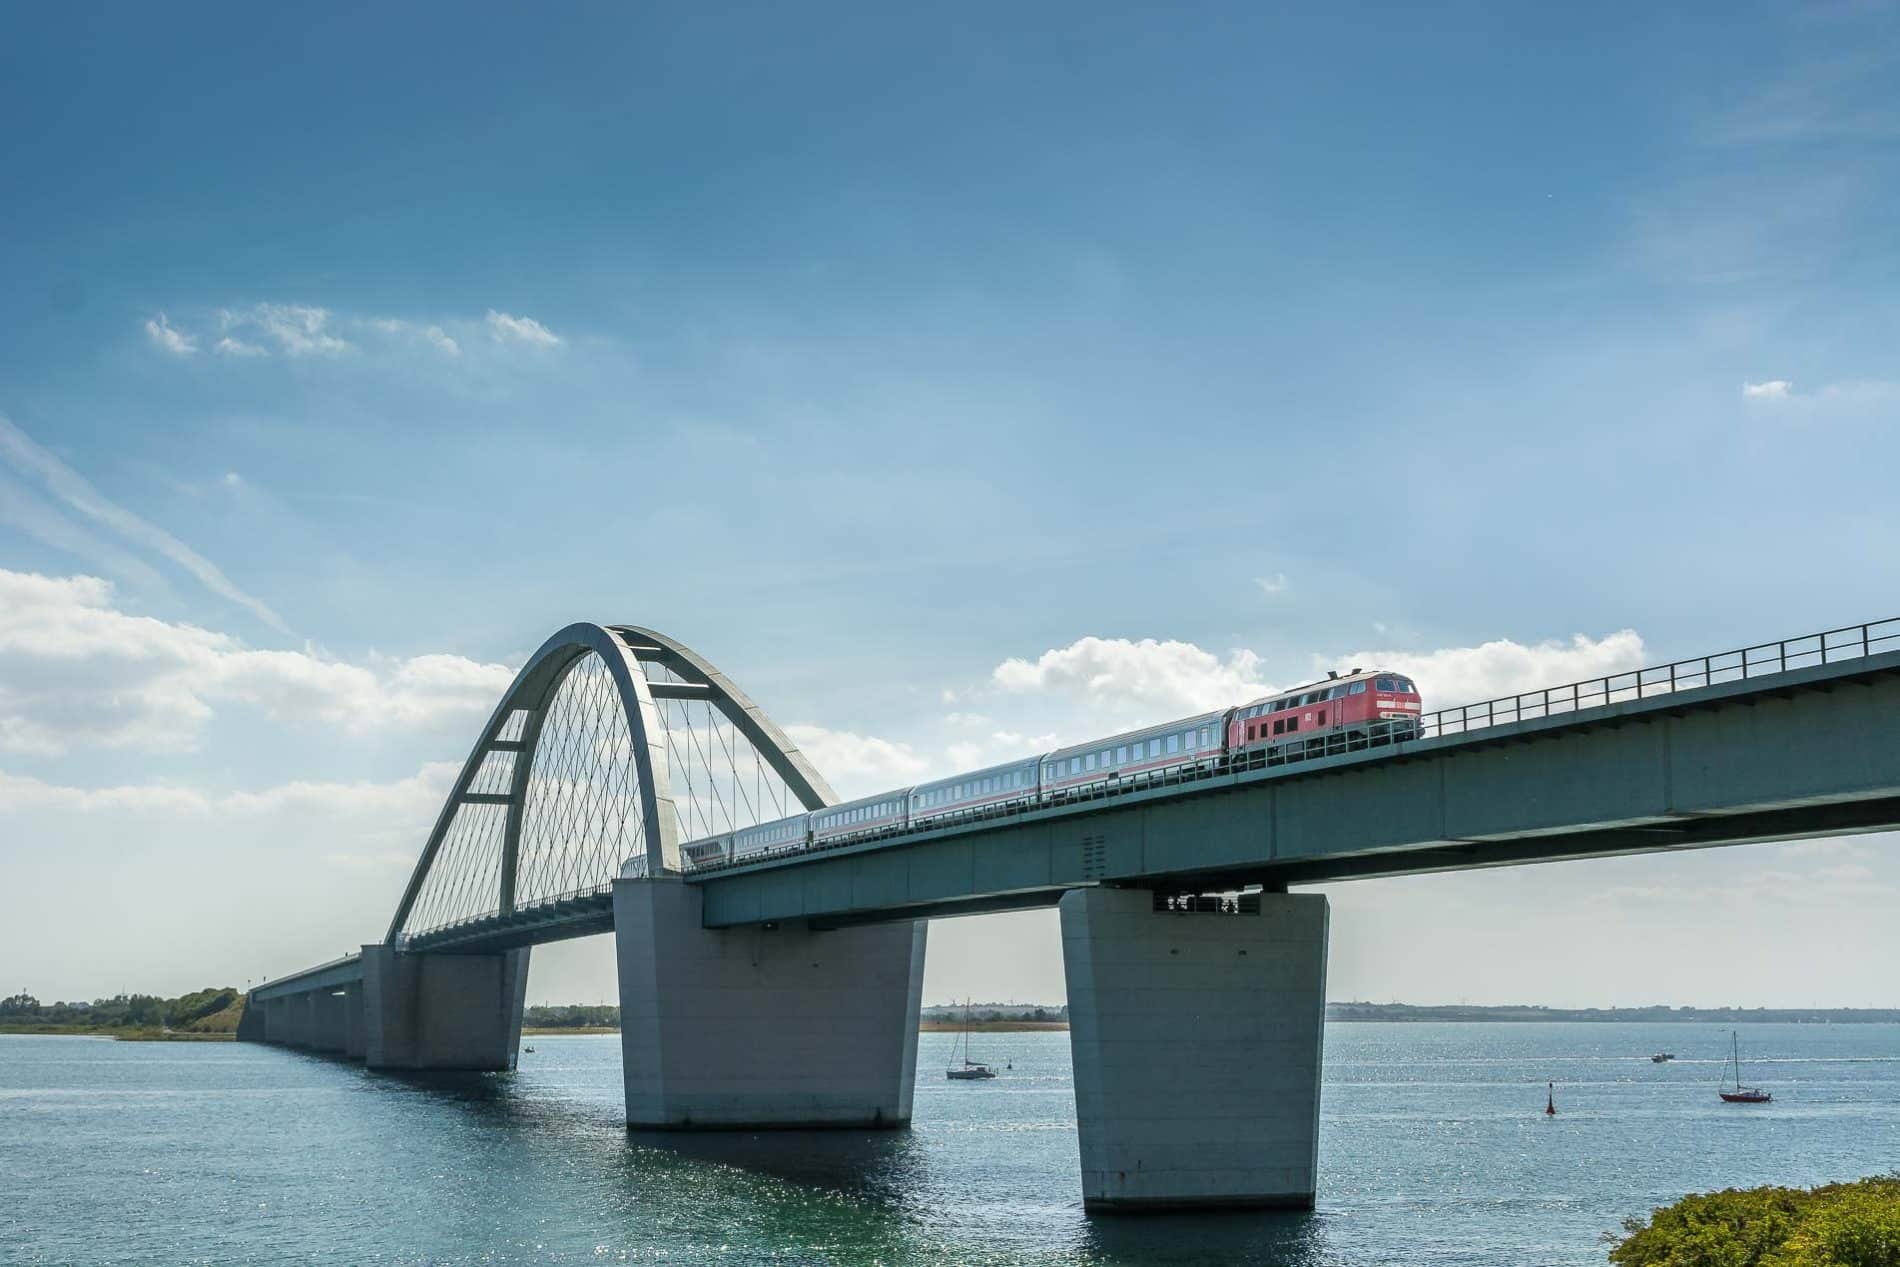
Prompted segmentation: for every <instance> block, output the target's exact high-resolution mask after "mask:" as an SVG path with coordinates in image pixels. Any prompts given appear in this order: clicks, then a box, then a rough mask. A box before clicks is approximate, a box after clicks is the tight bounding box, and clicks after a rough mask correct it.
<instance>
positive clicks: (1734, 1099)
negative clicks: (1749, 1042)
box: [1715, 1030, 1775, 1104]
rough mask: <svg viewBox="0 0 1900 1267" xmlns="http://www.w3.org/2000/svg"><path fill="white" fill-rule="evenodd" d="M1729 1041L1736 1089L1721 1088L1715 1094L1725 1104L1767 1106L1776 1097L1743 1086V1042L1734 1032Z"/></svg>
mask: <svg viewBox="0 0 1900 1267" xmlns="http://www.w3.org/2000/svg"><path fill="white" fill-rule="evenodd" d="M1728 1040H1729V1047H1730V1050H1731V1052H1732V1053H1733V1055H1734V1059H1735V1089H1734V1090H1732V1091H1725V1090H1722V1089H1721V1088H1717V1089H1716V1092H1715V1093H1716V1094H1717V1095H1719V1096H1721V1097H1722V1102H1723V1103H1724V1104H1767V1103H1769V1102H1770V1101H1772V1100H1773V1099H1774V1098H1775V1097H1774V1096H1773V1095H1771V1094H1770V1093H1768V1092H1766V1091H1763V1090H1762V1089H1761V1088H1760V1087H1745V1086H1743V1085H1742V1044H1741V1040H1740V1039H1739V1038H1737V1037H1736V1036H1735V1031H1734V1030H1730V1031H1729V1032H1728Z"/></svg>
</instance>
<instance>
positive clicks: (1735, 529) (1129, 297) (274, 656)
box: [0, 2, 1900, 1006]
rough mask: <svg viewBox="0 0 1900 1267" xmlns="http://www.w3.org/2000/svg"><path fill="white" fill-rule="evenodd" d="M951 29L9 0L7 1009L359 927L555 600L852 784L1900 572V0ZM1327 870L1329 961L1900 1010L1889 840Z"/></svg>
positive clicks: (787, 18) (538, 984) (984, 993)
mask: <svg viewBox="0 0 1900 1267" xmlns="http://www.w3.org/2000/svg"><path fill="white" fill-rule="evenodd" d="M907 10H908V7H907V6H873V5H844V4H839V5H812V6H794V7H788V6H774V5H758V6H746V5H728V4H717V3H713V4H693V5H671V4H651V5H641V6H608V5H581V6H572V7H569V8H566V9H563V10H559V11H554V12H547V13H528V12H522V11H517V10H506V9H502V8H500V7H494V6H448V5H432V4H415V5H406V6H402V7H400V8H399V9H395V10H391V9H389V8H388V7H386V6H368V5H347V4H346V5H340V6H333V7H329V8H326V9H324V10H323V11H321V12H317V11H313V10H299V9H294V8H279V9H269V8H264V9H260V8H258V7H256V6H239V5H219V4H205V5H194V6H189V7H187V8H186V9H183V10H180V9H177V8H131V7H126V6H96V5H83V4H75V5H65V6H38V7H28V6H15V7H12V8H9V9H7V10H6V11H5V12H4V13H0V117H3V118H5V119H6V120H7V126H6V127H4V128H0V330H4V331H5V335H4V337H3V338H0V987H5V988H6V989H8V990H9V991H10V990H11V989H13V988H16V987H24V988H28V989H30V990H31V991H32V992H34V993H35V994H37V995H38V996H40V997H42V998H44V999H52V998H72V997H92V996H97V995H102V994H108V993H112V992H116V991H119V990H145V991H153V992H159V993H166V994H172V993H177V992H180V991H183V990H186V989H192V988H197V987H199V986H202V985H205V984H208V983H212V982H216V983H221V984H237V985H242V984H244V983H245V982H247V981H254V980H257V979H259V978H261V977H263V976H265V975H276V974H280V973H283V972H286V971H290V970H294V969H296V968H300V967H304V966H307V965H308V964H311V963H314V962H317V961H320V960H323V959H328V958H330V957H333V956H334V955H336V954H339V953H342V952H343V951H345V950H347V949H350V948H353V947H354V946H355V945H357V944H359V943H361V942H364V941H370V940H374V939H375V938H376V937H378V936H379V935H380V933H381V931H382V929H383V927H384V926H385V924H386V923H387V919H388V916H389V914H390V913H391V912H392V911H393V909H394V906H395V902H396V899H397V897H398V896H399V894H400V892H401V889H402V886H403V883H404V881H405V880H406V879H407V876H408V873H409V869H410V867H411V866H412V864H413V859H414V858H415V856H416V854H417V853H418V852H419V850H420V848H421V845H422V842H423V839H424V837H425V835H426V833H427V831H428V828H429V825H430V823H431V822H432V821H433V819H434V816H435V814H436V812H437V810H438V809H439V808H440V806H441V804H442V800H443V797H444V796H445V794H446V790H447V786H448V784H449V782H450V781H451V780H452V779H453V777H454V773H455V771H456V769H457V768H458V767H459V764H460V762H461V761H462V759H463V758H464V757H465V756H466V754H467V752H468V749H469V746H470V744H471V743H472V742H473V741H474V739H475V736H476V731H477V729H478V728H479V726H480V725H481V723H482V720H483V719H484V718H485V717H486V715H487V713H488V711H489V709H491V708H492V707H493V705H494V703H495V701H496V700H497V699H498V698H499V697H500V695H501V693H502V692H503V691H504V690H505V689H506V686H507V684H508V682H509V680H510V679H511V677H512V675H513V672H514V670H515V669H516V668H518V667H519V666H520V664H521V663H522V662H523V661H524V660H525V658H526V657H527V655H528V654H529V653H531V652H532V651H533V649H534V648H535V647H536V646H538V645H539V644H540V642H541V641H542V640H543V639H544V638H545V637H546V636H547V635H548V634H549V633H550V632H552V631H553V630H555V629H557V628H559V627H561V626H563V625H565V624H567V623H569V622H572V621H576V620H594V621H599V622H603V623H607V622H628V623H636V624H645V625H650V626H653V627H656V628H659V629H663V630H665V631H666V632H668V633H670V634H672V635H673V636H675V637H677V638H680V639H681V640H683V641H685V642H687V643H688V644H690V645H692V646H694V647H695V648H696V649H698V650H700V651H702V652H703V653H705V654H706V655H707V656H708V657H710V658H711V659H712V660H713V661H714V662H715V663H717V664H718V665H719V666H720V667H721V668H723V669H724V670H725V671H726V672H727V673H728V674H730V675H731V676H732V677H733V678H734V680H736V681H737V682H739V683H740V684H741V685H742V686H743V688H744V689H745V690H746V691H747V692H748V693H750V694H751V695H752V696H753V697H754V698H755V699H757V700H758V701H759V702H761V703H762V704H763V705H764V707H765V708H766V709H767V710H768V711H769V712H770V713H771V714H772V715H773V716H774V717H775V718H776V719H777V720H778V721H780V722H781V723H782V724H785V725H786V726H788V727H791V728H795V733H796V734H797V736H798V737H799V739H800V741H801V743H802V744H803V745H804V746H805V747H806V749H807V750H808V751H809V752H810V754H811V755H812V756H813V758H814V760H815V761H816V762H817V764H818V765H819V767H820V768H821V769H822V770H823V771H824V773H825V774H826V775H827V777H828V778H829V779H830V781H831V782H832V783H833V784H834V785H835V786H836V787H837V788H838V789H839V790H840V791H841V792H843V793H846V794H852V793H861V792H866V793H868V792H872V791H877V790H881V789H884V788H888V787H894V786H902V785H904V784H907V783H908V782H910V781H913V780H916V779H918V778H921V777H924V776H927V775H933V774H940V773H949V772H952V771H955V770H957V769H960V768H970V767H972V766H975V765H979V764H982V763H985V762H988V761H991V760H997V759H1001V758H1004V757H1009V756H1016V755H1021V754H1027V753H1032V752H1036V751H1040V750H1042V748H1043V747H1045V746H1053V745H1054V744H1056V743H1058V742H1066V741H1074V740H1080V739H1086V738H1090V737H1093V736H1095V735H1100V734H1105V733H1108V732H1111V731H1113V730H1114V729H1116V728H1117V727H1120V726H1122V725H1124V724H1127V723H1133V722H1146V721H1155V720H1163V719H1167V718H1170V717H1174V716H1180V715H1184V714H1186V713H1189V712H1192V711H1196V710H1198V709H1201V708H1207V707H1218V706H1222V705H1225V704H1228V703H1233V702H1239V701H1240V700H1242V699H1245V698H1248V697H1250V696H1251V695H1253V694H1257V693H1259V692H1261V691H1264V690H1266V689H1268V688H1270V687H1272V686H1279V685H1286V684H1289V683H1293V682H1298V681H1302V680H1308V679H1310V678H1312V677H1314V676H1318V675H1319V674H1320V672H1321V671H1323V670H1324V669H1325V668H1329V667H1346V666H1348V665H1349V664H1369V663H1374V662H1376V663H1380V664H1389V665H1391V666H1394V667H1399V668H1403V669H1406V670H1407V671H1409V672H1411V673H1412V674H1413V675H1414V676H1415V677H1416V678H1417V680H1418V681H1419V683H1420V686H1421V689H1422V691H1423V692H1424V694H1425V696H1426V700H1427V704H1426V706H1427V707H1428V708H1430V707H1434V706H1436V705H1440V704H1446V703H1453V702H1458V701H1460V700H1465V699H1476V698H1483V697H1486V696H1489V695H1494V694H1499V693H1503V692H1505V691H1510V690H1517V689H1522V688H1524V687H1528V686H1541V685H1545V684H1549V683H1555V682H1564V681H1569V680H1572V679H1575V678H1579V677H1584V676H1589V675H1592V674H1597V673H1602V672H1606V671H1612V670H1615V669H1621V668H1628V667H1634V666H1635V665H1637V664H1640V663H1646V662H1653V661H1660V660H1666V659H1671V658H1675V657H1678V656H1688V655H1694V654H1701V653H1703V652H1706V651H1711V650H1716V649H1721V648H1726V647H1730V646H1734V645H1739V644H1742V643H1746V642H1753V641H1757V640H1762V639H1770V638H1776V637H1782V636H1786V635H1792V634H1798V633H1802V632H1806V631H1809V630H1813V629H1818V628H1821V627H1825V626H1830V625H1836V624H1842V623H1848V622H1859V621H1863V620H1869V619H1878V618H1882V617H1887V616H1892V615H1896V614H1900V613H1897V612H1896V611H1895V607H1896V604H1895V602H1894V599H1893V596H1894V594H1895V593H1896V591H1897V589H1900V585H1897V582H1900V499H1896V498H1895V497H1894V495H1893V476H1892V471H1893V470H1894V468H1895V466H1896V462H1897V461H1900V430H1897V429H1896V421H1897V420H1900V340H1897V339H1896V333H1897V331H1900V284H1897V283H1900V276H1897V274H1900V235H1896V234H1895V233H1894V232H1893V213H1892V208H1893V207H1894V206H1895V205H1896V203H1897V202H1900V163H1896V161H1895V159H1896V157H1900V154H1897V152H1896V151H1897V150H1900V88H1896V84H1900V74H1896V72H1897V71H1900V15H1897V14H1896V12H1895V10H1894V9H1893V8H1892V7H1891V6H1888V5H1879V4H1851V3H1842V4H1819V5H1808V6H1802V5H1793V6H1789V5H1749V6H1734V5H1723V6H1701V7H1698V6H1672V7H1670V9H1669V10H1668V11H1667V12H1660V11H1656V10H1655V9H1653V8H1652V7H1648V6H1634V5H1624V6H1610V7H1607V8H1599V9H1593V10H1590V11H1589V12H1587V13H1585V12H1580V11H1574V10H1569V9H1559V8H1555V7H1548V6H1546V7H1531V8H1528V9H1520V10H1508V9H1501V8H1499V7H1497V6H1486V5H1459V4H1452V5H1447V6H1435V7H1433V8H1432V9H1431V10H1430V11H1429V12H1427V11H1423V10H1420V11H1416V12H1414V11H1408V10H1405V9H1403V8H1399V9H1394V8H1391V7H1379V8H1372V7H1364V6H1350V5H1341V6H1329V7H1325V8H1324V9H1323V10H1309V11H1296V10H1280V9H1276V8H1275V7H1272V6H1263V5H1257V4H1231V5H1226V4H1215V3H1210V4H1201V5H1194V6H1187V7H1172V8H1159V7H1152V6H1121V5H1115V4H1103V3H1099V2H1091V3H1087V4H1082V3H1073V4H1071V3H1049V4H1044V5H1037V6H1030V7H1024V6H1016V5H986V4H971V5H962V6H956V7H954V8H952V9H939V10H934V11H924V10H910V11H907ZM1326 891H1327V892H1328V894H1329V896H1330V897H1331V899H1332V902H1333V922H1332V941H1331V960H1330V978H1329V994H1330V996H1331V997H1333V998H1336V999H1373V1000H1388V999H1402V1000H1408V1001H1415V1002H1447V1001H1449V1002H1457V1001H1469V1002H1474V1003H1483V1002H1492V1003H1496V1002H1514V1001H1534V1002H1546V1003H1551V1004H1558V1005H1610V1004H1648V1003H1658V1002H1662V1003H1674V1004H1704V1005H1715V1004H1748V1005H1755V1004H1762V1005H1808V1004H1813V1005H1837V1006H1851V1005H1867V1006H1895V1005H1896V1003H1900V999H1896V997H1895V994H1894V988H1893V984H1892V983H1893V981H1894V980H1895V977H1894V974H1893V973H1892V971H1891V965H1892V964H1893V963H1894V962H1895V961H1896V957H1897V956H1900V927H1896V926H1895V923H1894V921H1893V920H1892V919H1891V912H1892V910H1893V909H1894V904H1895V899H1896V897H1897V896H1900V842H1896V841H1895V840H1894V839H1892V838H1890V837H1887V836H1866V837H1858V838H1851V839H1846V840H1832V841H1815V842H1799V843H1793V844H1785V845H1761V846H1751V847H1747V848H1738V849H1730V850H1714V851H1707V852H1701V853H1694V854H1687V855H1680V856H1670V857H1663V856H1650V857H1643V858H1631V859H1618V860H1606V861H1596V862H1589V863H1570V864H1560V865H1546V866H1541V867H1528V868H1516V869H1511V870H1504V871H1494V872H1485V873H1476V874H1464V875H1452V876H1438V877H1429V878H1415V879H1404V880H1387V881H1365V882H1359V883H1355V884H1345V885H1336V886H1329V887H1328V888H1327V889H1326ZM1062 992H1063V987H1062V970H1061V958H1060V949H1059V944H1058V940H1057V936H1056V920H1055V916H1054V914H1053V913H1051V912H1034V913H1025V914H1017V915H1010V916H995V917H985V918H966V919H959V920H950V921H940V922H938V923H936V924H935V925H933V928H932V932H931V942H930V952H929V960H928V967H927V971H926V984H925V993H926V999H927V1000H928V1001H932V1002H936V1001H942V1000H945V999H949V998H953V997H962V996H965V995H973V996H975V997H977V998H995V999H1006V998H1015V999H1034V1000H1039V1001H1055V1000H1059V999H1060V998H1061V997H1062ZM530 997H531V998H533V999H535V1000H538V1001H562V1002H566V1001H602V1000H610V999H612V998H613V997H614V982H613V968H612V962H611V946H610V944H609V942H608V941H607V940H606V939H604V938H594V939H589V940H587V941H585V942H577V943H571V944H567V945H563V946H558V947H550V948H543V949H541V950H537V951H536V957H535V967H534V970H533V972H532V973H531V982H530Z"/></svg>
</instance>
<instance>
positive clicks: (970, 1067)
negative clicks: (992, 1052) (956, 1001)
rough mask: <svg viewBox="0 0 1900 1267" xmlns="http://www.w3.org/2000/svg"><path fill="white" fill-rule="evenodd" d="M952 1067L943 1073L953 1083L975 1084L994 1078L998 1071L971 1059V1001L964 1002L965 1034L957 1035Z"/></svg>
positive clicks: (952, 1053) (952, 1052)
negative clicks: (959, 1057) (960, 1053)
mask: <svg viewBox="0 0 1900 1267" xmlns="http://www.w3.org/2000/svg"><path fill="white" fill-rule="evenodd" d="M958 1048H961V1049H962V1051H963V1059H962V1061H960V1062H959V1061H958V1060H957V1050H958ZM950 1060H951V1062H952V1063H951V1065H950V1067H949V1068H948V1069H945V1070H944V1071H943V1076H944V1077H946V1078H948V1079H950V1080H951V1081H952V1082H975V1081H977V1080H979V1079H982V1078H994V1077H995V1076H996V1070H994V1069H992V1068H990V1067H989V1066H988V1065H986V1064H984V1063H983V1062H982V1061H980V1060H972V1059H970V1001H969V1000H968V999H965V1000H964V1001H963V1032H962V1033H961V1034H959V1035H957V1041H956V1042H955V1043H952V1044H951V1046H950Z"/></svg>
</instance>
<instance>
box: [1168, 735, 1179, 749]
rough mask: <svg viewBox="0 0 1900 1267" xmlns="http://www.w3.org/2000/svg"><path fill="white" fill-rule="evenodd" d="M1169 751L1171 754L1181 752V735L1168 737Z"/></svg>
mask: <svg viewBox="0 0 1900 1267" xmlns="http://www.w3.org/2000/svg"><path fill="white" fill-rule="evenodd" d="M1168 751H1169V752H1179V751H1181V736H1179V735H1169V736H1168Z"/></svg>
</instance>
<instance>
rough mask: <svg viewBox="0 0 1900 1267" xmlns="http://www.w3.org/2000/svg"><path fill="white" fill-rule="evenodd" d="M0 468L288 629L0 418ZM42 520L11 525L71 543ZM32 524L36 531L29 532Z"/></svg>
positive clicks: (193, 554) (205, 562) (200, 559)
mask: <svg viewBox="0 0 1900 1267" xmlns="http://www.w3.org/2000/svg"><path fill="white" fill-rule="evenodd" d="M0 462H4V463H6V464H7V465H8V466H11V467H13V468H14V469H15V470H16V471H18V472H20V473H21V474H22V475H28V476H31V477H33V478H35V479H37V480H38V481H39V482H40V483H41V484H42V485H44V486H45V488H46V490H47V491H48V492H49V493H51V494H52V495H53V496H54V497H56V498H57V499H58V500H59V501H60V502H62V503H64V504H65V506H66V507H67V508H68V509H71V510H75V511H77V512H79V513H80V514H81V515H83V516H85V517H86V518H87V519H90V520H92V521H93V522H95V523H97V524H100V525H101V526H103V527H105V528H108V529H110V530H111V531H112V532H114V533H116V534H118V536H120V537H121V538H123V539H125V540H127V541H130V542H131V543H132V544H134V545H137V546H143V547H144V548H146V549H148V550H151V551H153V552H154V553H156V554H161V555H163V556H165V557H166V558H168V559H170V560H171V561H172V562H173V563H176V564H178V565H179V566H180V567H182V568H184V569H185V570H186V571H187V572H190V573H191V574H192V575H193V576H195V577H197V578H198V580H199V581H200V582H201V583H203V585H204V586H205V588H207V589H209V590H210V591H211V592H212V593H214V594H217V595H218V596H219V597H221V598H225V599H228V600H230V601H231V602H234V603H236V604H237V605H238V606H240V607H243V608H244V609H245V610H247V611H249V612H250V613H251V614H252V615H254V616H256V617H257V618H258V619H259V620H262V621H263V622H264V623H265V624H267V625H269V626H271V628H273V629H276V630H278V631H280V632H288V631H289V626H287V625H285V624H284V622H283V620H282V619H280V618H279V617H278V615H277V613H276V612H274V611H272V610H271V609H270V608H269V607H267V606H265V605H264V604H263V603H262V602H260V601H259V600H257V599H255V598H252V597H251V596H250V595H249V594H246V593H245V592H244V591H243V590H241V589H239V588H238V587H237V586H236V585H235V584H234V583H233V582H232V580H231V578H230V577H228V576H226V575H225V574H224V573H223V571H221V570H220V569H219V568H218V566H217V565H216V564H215V563H213V562H212V561H211V560H209V559H207V558H205V557H204V556H203V555H201V554H199V553H198V552H197V551H196V550H193V549H192V548H191V547H190V546H188V545H186V544H185V543H184V542H182V541H180V540H179V539H178V538H177V537H174V536H172V535H171V534H170V533H169V532H166V531H165V530H164V529H163V528H160V527H158V526H157V525H156V524H152V523H148V522H147V521H145V520H144V519H141V518H140V517H139V516H137V515H135V514H133V513H132V512H131V511H129V510H127V509H125V508H124V507H123V506H120V505H118V504H117V503H116V502H113V501H110V500H108V499H107V498H106V497H105V496H104V495H102V494H101V493H100V492H99V490H98V489H96V488H94V487H93V486H92V485H91V484H90V483H88V482H87V481H86V479H85V478H84V477H83V476H81V475H80V474H79V473H78V472H76V471H74V470H73V469H72V468H71V467H69V466H67V465H66V464H65V463H64V462H62V461H60V460H59V459H58V458H57V457H55V456H53V454H52V453H50V452H49V451H47V450H46V449H44V448H42V447H41V446H40V445H39V444H37V443H36V442H35V441H34V440H33V438H32V437H31V436H29V435H27V434H26V432H24V431H22V430H20V429H19V428H18V427H16V426H14V425H13V423H12V422H11V421H9V420H8V419H7V416H6V415H5V414H0ZM43 520H44V515H39V516H36V517H35V519H33V520H29V521H26V522H21V521H20V520H17V519H16V520H15V522H16V523H20V526H22V527H26V528H27V530H28V531H29V532H34V535H35V536H38V537H40V538H41V539H42V540H45V541H47V543H48V544H51V545H61V544H62V542H61V541H60V540H57V539H55V538H58V537H61V536H62V535H63V536H64V537H65V538H66V542H65V543H67V544H69V543H70V542H72V541H73V540H76V539H77V538H75V537H74V536H73V534H71V533H65V534H62V533H60V532H59V531H58V530H57V528H56V527H53V526H49V525H46V524H45V523H44V522H43ZM36 523H37V524H38V525H39V527H40V528H41V531H35V524H36Z"/></svg>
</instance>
